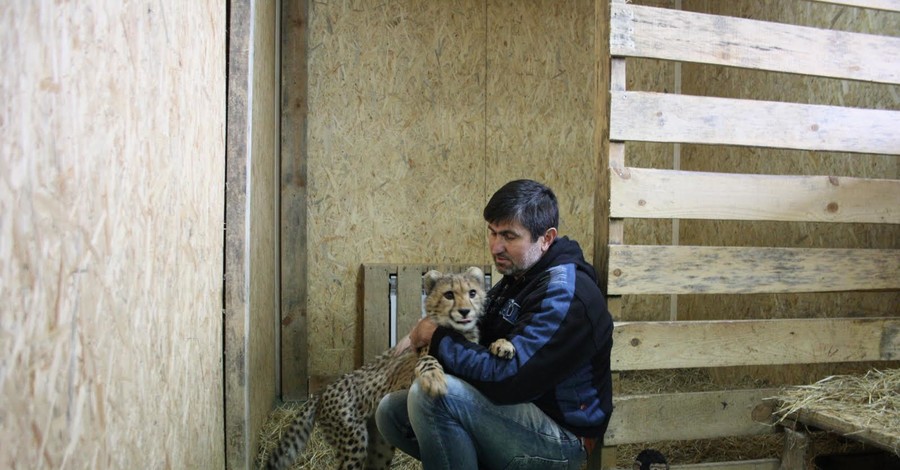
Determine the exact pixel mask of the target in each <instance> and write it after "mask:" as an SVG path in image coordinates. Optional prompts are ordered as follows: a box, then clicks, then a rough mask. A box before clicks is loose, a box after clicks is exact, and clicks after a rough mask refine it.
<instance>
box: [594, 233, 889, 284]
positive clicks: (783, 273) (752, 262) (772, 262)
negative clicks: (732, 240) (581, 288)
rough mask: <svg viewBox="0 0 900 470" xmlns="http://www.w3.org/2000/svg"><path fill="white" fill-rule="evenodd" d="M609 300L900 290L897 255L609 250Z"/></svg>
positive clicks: (833, 251) (884, 251)
mask: <svg viewBox="0 0 900 470" xmlns="http://www.w3.org/2000/svg"><path fill="white" fill-rule="evenodd" d="M607 289H608V293H609V295H625V294H714V293H715V294H749V293H783V292H841V291H871V290H890V289H900V250H891V249H838V248H835V249H828V248H818V249H816V248H759V247H707V246H647V245H610V246H609V283H608V286H607Z"/></svg>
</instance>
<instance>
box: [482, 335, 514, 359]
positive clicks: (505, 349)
mask: <svg viewBox="0 0 900 470" xmlns="http://www.w3.org/2000/svg"><path fill="white" fill-rule="evenodd" d="M488 349H490V351H491V354H493V355H495V356H497V357H499V358H501V359H512V358H513V356H515V355H516V347H515V346H513V344H512V343H510V342H509V341H507V340H505V339H503V338H500V339H498V340H497V341H494V342H493V343H491V345H490V347H489V348H488Z"/></svg>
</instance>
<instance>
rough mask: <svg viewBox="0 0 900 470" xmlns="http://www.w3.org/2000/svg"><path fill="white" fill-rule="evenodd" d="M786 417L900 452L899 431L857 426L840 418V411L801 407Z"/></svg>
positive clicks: (893, 451) (889, 450) (887, 449)
mask: <svg viewBox="0 0 900 470" xmlns="http://www.w3.org/2000/svg"><path fill="white" fill-rule="evenodd" d="M787 417H788V418H789V419H794V420H796V421H797V422H798V423H803V424H805V425H807V426H811V427H814V428H818V429H821V430H823V431H828V432H832V433H835V434H837V435H840V436H844V437H846V438H848V439H853V440H856V441H859V442H862V443H865V444H869V445H872V446H875V447H878V448H880V449H884V450H886V451H888V452H892V453H897V452H900V433H897V432H893V433H891V432H890V431H888V430H885V429H883V428H878V429H876V428H873V427H864V426H859V425H857V424H854V423H851V422H849V421H847V420H845V419H842V417H841V415H840V412H837V413H835V412H831V411H829V410H809V409H802V410H800V411H799V412H798V413H795V414H791V415H787Z"/></svg>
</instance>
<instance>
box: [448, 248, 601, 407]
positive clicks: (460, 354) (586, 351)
mask: <svg viewBox="0 0 900 470" xmlns="http://www.w3.org/2000/svg"><path fill="white" fill-rule="evenodd" d="M576 284H577V282H576V270H575V267H574V265H571V264H569V265H562V266H558V267H555V268H551V272H550V277H549V281H548V282H547V284H546V285H545V286H544V287H543V288H542V289H543V292H534V293H532V294H531V295H529V296H528V298H527V299H526V301H525V303H524V304H523V305H522V308H521V309H520V315H519V318H520V320H519V321H517V322H516V326H515V328H514V329H513V331H512V333H511V335H510V336H509V337H507V339H508V340H510V341H511V342H512V344H513V345H514V346H515V348H516V354H515V357H514V358H513V359H500V358H497V357H495V356H493V355H492V354H490V352H489V351H488V350H487V348H485V347H483V346H480V345H476V344H473V343H469V342H466V341H465V340H464V339H463V338H462V337H461V336H459V335H458V334H455V333H452V332H449V331H447V330H443V329H439V330H438V331H437V332H435V335H434V336H433V337H432V343H431V348H432V349H431V350H432V351H436V352H437V354H436V356H437V357H438V359H439V360H440V361H441V363H442V364H443V365H444V368H445V369H446V370H447V371H448V372H449V373H451V374H453V375H455V376H457V377H460V378H462V379H464V380H466V381H467V382H469V383H471V384H472V385H473V386H475V387H476V388H478V389H479V390H480V391H481V392H482V393H484V394H485V395H486V396H487V397H488V398H490V399H492V400H494V401H496V402H498V403H522V402H526V401H533V400H535V399H536V398H538V397H540V396H541V395H542V394H544V393H545V392H547V391H548V390H550V389H552V388H553V387H554V386H556V385H557V384H559V383H560V382H561V381H562V380H563V379H565V378H566V377H568V376H569V375H571V374H572V373H573V372H574V371H575V370H576V369H577V368H578V367H580V366H582V365H583V364H584V363H585V362H586V361H588V360H590V358H591V357H593V355H594V354H595V353H596V351H597V344H600V343H598V342H597V341H596V339H597V338H596V337H597V335H605V334H611V329H610V331H609V332H598V331H596V328H595V327H596V326H599V325H595V324H594V323H595V322H592V321H591V318H589V315H590V314H591V313H590V312H589V310H588V308H587V307H586V304H585V302H584V299H583V298H581V296H576V294H575V289H576ZM598 292H599V290H598ZM601 299H602V297H601ZM601 306H603V307H604V308H605V302H602V301H601ZM603 313H605V312H603ZM597 314H599V312H597Z"/></svg>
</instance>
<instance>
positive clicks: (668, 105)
mask: <svg viewBox="0 0 900 470" xmlns="http://www.w3.org/2000/svg"><path fill="white" fill-rule="evenodd" d="M611 103H612V105H611V109H612V113H611V116H610V139H612V140H635V141H650V142H681V143H695V144H722V145H744V146H756V147H768V148H785V149H800V150H823V151H835V152H855V153H879V154H888V155H898V154H900V132H897V129H900V111H893V110H886V109H860V108H844V107H840V106H825V105H812V104H797V103H783V102H775V101H754V100H741V99H732V98H718V97H706V96H688V95H672V94H666V93H651V92H635V91H619V92H616V91H613V92H612V95H611Z"/></svg>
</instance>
